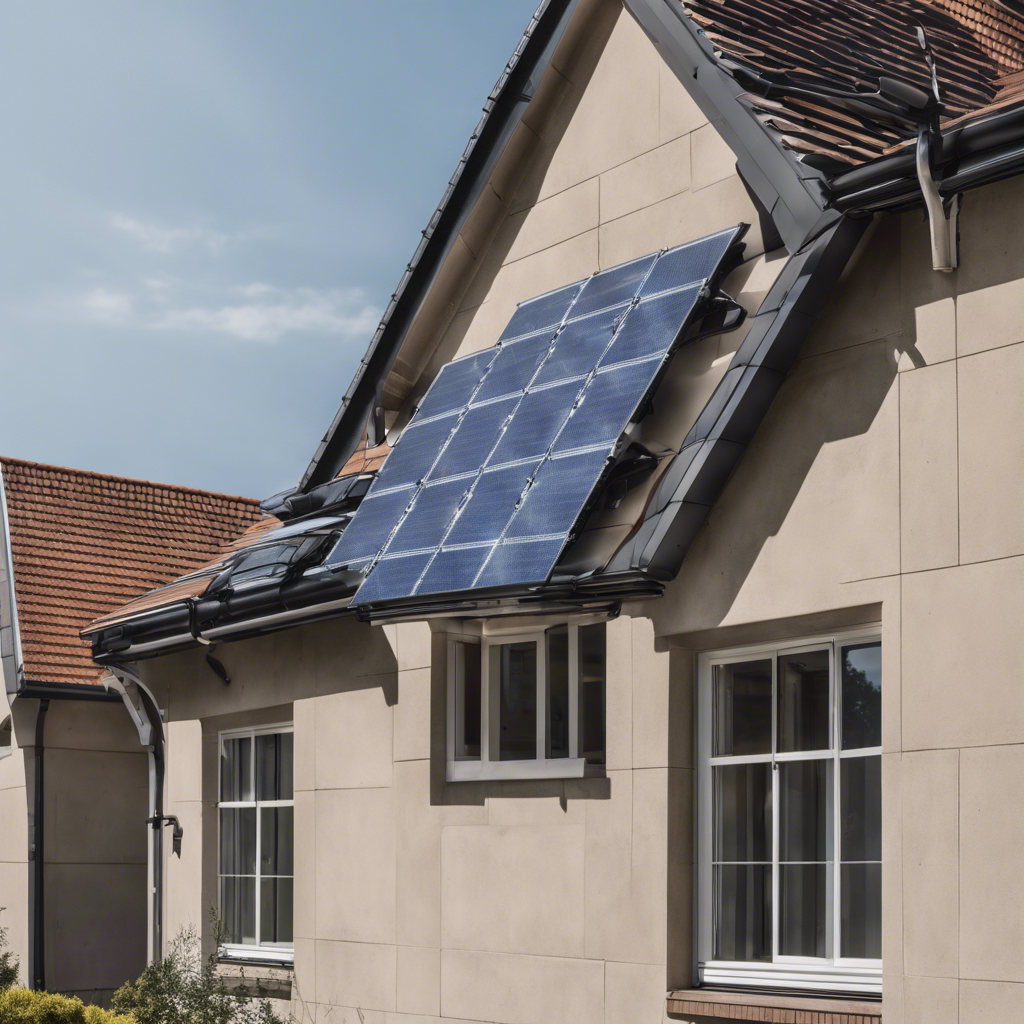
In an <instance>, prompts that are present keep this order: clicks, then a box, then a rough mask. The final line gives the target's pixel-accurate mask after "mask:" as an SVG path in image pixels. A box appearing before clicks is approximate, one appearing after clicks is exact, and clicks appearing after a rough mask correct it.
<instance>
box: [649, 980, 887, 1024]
mask: <svg viewBox="0 0 1024 1024" xmlns="http://www.w3.org/2000/svg"><path fill="white" fill-rule="evenodd" d="M667 1009H668V1012H669V1013H674V1014H679V1015H682V1016H697V1017H727V1018H730V1019H733V1020H738V1021H772V1022H773V1024H881V1020H882V1004H881V1003H880V1002H875V1001H872V1000H853V999H826V998H820V997H819V998H808V997H805V996H789V995H786V996H782V995H779V996H773V995H765V994H764V993H754V992H729V991H723V990H722V989H706V988H693V989H680V990H679V991H677V992H669V994H668V1006H667Z"/></svg>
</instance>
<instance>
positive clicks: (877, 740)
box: [843, 643, 882, 750]
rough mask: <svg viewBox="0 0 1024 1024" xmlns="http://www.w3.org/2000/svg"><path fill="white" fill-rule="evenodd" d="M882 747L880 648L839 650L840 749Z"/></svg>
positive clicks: (876, 645) (858, 646)
mask: <svg viewBox="0 0 1024 1024" xmlns="http://www.w3.org/2000/svg"><path fill="white" fill-rule="evenodd" d="M881 745H882V645H881V643H873V644H854V645H853V646H851V647H844V648H843V749H844V750H854V749H856V748H858V747H880V746H881Z"/></svg>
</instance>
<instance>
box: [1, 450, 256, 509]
mask: <svg viewBox="0 0 1024 1024" xmlns="http://www.w3.org/2000/svg"><path fill="white" fill-rule="evenodd" d="M0 463H2V464H3V466H4V468H6V467H7V466H8V465H17V466H24V467H27V468H29V469H42V470H49V471H51V472H57V473H70V474H72V475H74V476H81V477H91V478H92V479H95V480H111V481H115V482H117V483H125V484H143V485H145V486H148V487H158V488H161V489H162V490H166V491H177V492H178V493H181V494H197V495H203V496H205V497H210V498H221V499H224V500H226V501H239V502H242V503H244V504H246V505H256V506H258V505H259V503H260V499H259V498H247V497H245V496H244V495H241V494H226V493H224V492H223V491H206V490H203V489H202V488H201V487H186V486H185V485H184V484H165V483H161V482H160V481H157V480H145V479H143V478H141V477H132V476H118V475H117V474H115V473H101V472H99V471H98V470H93V469H75V468H73V467H71V466H55V465H53V464H52V463H48V462H33V461H31V460H30V459H18V458H15V457H13V456H10V455H0Z"/></svg>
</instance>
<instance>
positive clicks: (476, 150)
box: [298, 0, 578, 492]
mask: <svg viewBox="0 0 1024 1024" xmlns="http://www.w3.org/2000/svg"><path fill="white" fill-rule="evenodd" d="M577 2H578V0H543V2H542V3H541V5H540V7H538V8H537V11H536V13H535V14H534V16H533V19H532V21H531V22H530V25H529V27H528V28H527V30H526V32H525V34H524V35H523V38H522V39H521V40H520V41H519V45H518V46H517V47H516V49H515V52H514V53H513V54H512V57H511V58H510V60H509V62H508V64H507V65H506V67H505V71H504V72H503V74H502V76H501V77H500V78H499V79H498V82H497V84H496V85H495V87H494V89H493V90H492V91H491V94H490V96H489V97H488V98H487V102H486V103H485V104H484V114H483V117H482V118H481V119H480V122H479V123H478V124H477V126H476V129H475V130H474V132H473V134H472V136H471V137H470V140H469V143H468V145H467V146H466V149H465V152H464V153H463V155H462V159H461V160H460V162H459V166H458V167H457V168H456V170H455V173H454V175H453V176H452V178H451V181H450V182H449V184H448V188H447V190H446V191H445V194H444V196H443V197H442V198H441V202H440V204H439V205H438V207H437V209H436V210H435V211H434V214H433V216H432V217H431V218H430V222H429V223H428V224H427V227H426V229H425V230H424V231H423V238H422V240H421V242H420V244H419V246H418V247H417V249H416V252H415V253H414V254H413V257H412V259H411V260H410V262H409V265H408V266H407V267H406V270H405V273H404V275H403V276H402V279H401V281H400V282H399V285H398V288H397V289H396V291H395V293H394V295H392V297H391V302H390V303H389V304H388V307H387V309H386V310H385V311H384V316H383V319H382V320H381V322H380V325H379V326H378V328H377V331H376V333H375V334H374V336H373V339H372V340H371V342H370V346H369V348H368V349H367V351H366V354H365V355H364V356H363V358H362V361H361V362H360V364H359V366H358V368H357V369H356V373H355V376H354V378H353V380H352V383H351V385H350V386H349V389H348V391H347V392H346V393H345V397H344V398H343V399H342V403H341V408H340V409H339V410H338V414H337V415H336V416H335V418H334V422H333V423H332V424H331V426H330V428H329V429H328V431H327V433H326V435H325V436H324V439H323V440H322V441H321V443H320V446H319V447H318V448H317V451H316V454H315V455H314V456H313V459H312V461H311V462H310V464H309V467H308V468H307V469H306V472H305V473H304V474H303V477H302V480H301V481H300V482H299V486H298V490H299V491H302V492H305V491H309V490H310V489H311V488H313V487H316V486H317V485H318V484H322V483H326V482H327V481H329V480H332V479H333V478H334V477H335V476H337V474H338V471H339V470H340V469H341V467H342V466H344V464H345V463H346V462H347V461H348V458H349V456H350V455H351V454H352V452H353V451H355V448H356V445H357V444H358V443H359V441H360V439H361V438H362V435H363V431H364V429H367V422H368V421H371V422H370V424H369V426H370V430H371V433H372V432H373V431H374V429H375V428H374V422H378V421H379V420H381V419H382V418H383V409H382V408H379V403H380V400H381V399H380V393H381V388H382V387H383V383H384V381H385V379H386V377H387V375H388V373H389V372H390V370H391V366H392V364H393V363H394V361H395V357H396V356H397V355H398V352H399V350H400V348H401V346H402V342H403V341H404V340H405V336H406V333H407V332H408V330H409V327H410V326H411V325H412V322H413V320H414V319H415V317H416V314H417V313H418V312H419V310H420V307H421V306H422V304H423V301H424V299H425V298H426V297H427V295H428V294H429V292H430V289H431V287H432V286H433V284H434V281H435V280H436V278H437V275H438V273H439V271H440V270H441V267H442V266H443V264H444V261H445V259H446V258H447V256H448V253H449V252H450V251H451V248H452V246H453V245H454V244H455V239H456V237H457V236H458V234H459V232H460V231H461V230H462V226H463V225H464V224H465V222H466V218H467V217H468V216H469V213H470V211H471V210H472V209H473V207H474V206H475V204H476V201H477V199H478V198H479V197H480V195H481V193H482V192H483V190H484V188H485V186H486V184H487V182H488V181H489V179H490V176H491V172H492V170H493V169H494V166H495V164H496V163H497V161H498V158H499V157H500V156H501V153H502V152H503V151H504V149H505V145H506V144H507V142H508V140H509V139H510V138H511V136H512V132H513V131H514V130H515V128H516V126H517V125H518V124H519V122H520V121H521V120H522V116H523V114H524V113H525V111H526V108H527V106H528V105H529V103H530V101H531V100H532V99H533V96H534V93H535V92H536V90H537V86H538V85H539V83H540V79H541V76H542V75H543V73H544V71H545V70H546V69H547V66H548V64H549V63H550V62H551V57H552V54H553V53H554V50H555V47H556V46H557V45H558V42H559V40H560V39H561V37H562V34H563V33H564V31H565V27H566V25H567V24H568V22H569V19H570V17H571V16H572V13H573V11H574V10H575V9H576V4H577ZM375 403H376V405H377V407H378V408H377V409H376V410H375ZM378 412H379V415H378V414H377V413H378ZM371 414H372V420H371ZM378 425H379V423H378ZM380 440H382V438H380V437H377V438H371V443H378V442H379V441H380Z"/></svg>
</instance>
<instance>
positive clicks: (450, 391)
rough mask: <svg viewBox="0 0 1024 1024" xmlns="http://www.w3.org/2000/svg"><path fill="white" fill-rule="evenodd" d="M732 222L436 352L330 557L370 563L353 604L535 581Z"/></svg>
mask: <svg viewBox="0 0 1024 1024" xmlns="http://www.w3.org/2000/svg"><path fill="white" fill-rule="evenodd" d="M740 232H741V229H739V228H737V229H731V230H729V231H724V232H719V233H718V234H716V235H712V236H709V237H708V238H705V239H700V240H698V241H697V242H693V243H687V244H686V245H683V246H679V247H677V248H675V249H672V250H668V251H666V252H662V253H654V254H651V255H650V256H646V257H643V258H642V259H639V260H633V261H631V262H630V263H627V264H622V265H621V266H618V267H613V268H611V269H609V270H607V271H602V272H601V273H599V274H595V275H594V276H592V277H591V278H588V279H587V280H586V281H582V282H577V283H576V284H573V285H569V286H567V287H565V288H560V289H556V290H555V291H553V292H548V293H546V294H545V295H541V296H538V297H537V298H536V299H532V300H530V301H528V302H524V303H522V304H520V306H519V307H518V308H517V310H516V312H515V314H514V315H513V316H512V319H511V320H510V321H509V324H508V326H507V327H506V328H505V330H504V332H503V333H502V336H501V339H499V343H498V345H496V346H495V347H494V348H493V349H489V350H486V351H485V352H478V353H475V354H473V355H471V356H468V357H465V358H463V359H458V360H455V361H453V362H451V363H449V364H447V365H446V366H445V367H443V368H442V370H441V371H440V372H439V373H438V375H437V378H436V379H435V381H434V383H433V385H432V386H431V388H430V389H429V390H428V391H427V393H426V395H425V396H424V398H423V400H422V402H421V403H420V407H419V409H418V410H417V412H416V414H415V415H414V416H413V419H412V421H411V423H410V424H409V426H407V427H406V428H405V430H404V432H403V433H402V435H401V437H400V438H399V440H398V442H397V444H396V445H395V447H394V449H393V451H392V452H391V454H390V455H389V456H388V459H387V461H386V462H385V464H384V467H383V468H382V470H381V472H380V473H379V474H378V477H377V480H376V481H375V482H374V485H373V487H372V488H371V490H370V493H369V494H368V495H367V497H366V499H364V501H363V504H362V505H361V506H360V508H359V509H358V510H357V512H356V514H355V516H354V518H353V520H352V522H351V523H350V525H349V526H348V528H347V529H346V531H345V533H344V534H343V535H342V537H341V539H340V540H339V542H338V544H337V546H336V548H335V550H334V551H332V553H331V555H330V556H329V557H328V559H327V564H329V565H342V564H349V563H353V562H358V561H360V560H362V562H363V564H368V565H369V571H368V575H367V576H366V579H365V580H364V582H363V585H362V586H361V588H360V589H359V591H358V593H357V594H356V596H355V599H354V602H353V603H355V604H368V603H372V602H379V601H388V600H395V599H401V598H408V597H412V596H414V595H416V594H439V593H445V592H449V591H460V590H467V589H479V588H484V587H496V586H506V585H509V584H535V583H541V582H543V581H544V580H545V579H546V578H547V577H548V575H549V574H550V573H551V570H552V569H553V567H554V565H555V563H556V562H557V560H558V557H559V555H560V554H561V551H562V549H563V547H564V546H565V544H566V542H567V539H568V537H569V535H570V534H571V532H572V530H573V529H574V527H575V526H576V523H577V521H578V520H579V518H580V515H581V513H582V512H583V510H584V509H585V508H586V507H587V505H588V502H589V501H590V500H591V498H592V496H593V494H594V492H595V489H596V488H597V487H598V486H599V485H600V482H601V480H602V479H603V476H604V472H605V470H606V468H607V467H608V466H609V465H611V461H612V460H611V456H612V455H613V453H614V451H615V446H616V445H617V444H618V442H619V438H620V437H621V435H622V431H623V430H624V429H625V428H626V426H627V425H628V424H629V422H630V420H631V419H632V418H633V417H634V416H635V415H636V414H637V411H638V408H639V407H640V406H641V404H642V403H643V402H644V400H645V397H646V396H647V395H648V393H649V392H650V391H651V390H652V388H653V386H654V384H655V382H656V381H657V379H658V375H659V372H660V370H661V368H662V367H663V366H664V365H665V362H666V358H667V355H668V353H669V352H670V351H671V349H672V346H673V344H674V343H675V342H676V341H677V339H678V338H679V336H680V335H681V333H682V332H683V331H684V329H685V328H686V325H687V324H688V323H689V321H690V319H691V316H692V314H693V312H694V310H695V308H696V306H697V304H698V302H699V300H700V295H701V290H702V288H703V287H704V285H705V284H706V283H707V280H708V278H709V277H710V276H712V275H713V274H714V273H715V272H716V270H717V268H718V267H719V266H720V265H721V263H722V260H723V258H724V256H725V254H726V253H727V252H728V250H729V248H730V246H731V245H732V243H733V242H734V241H735V240H736V239H737V238H738V236H739V234H740Z"/></svg>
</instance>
